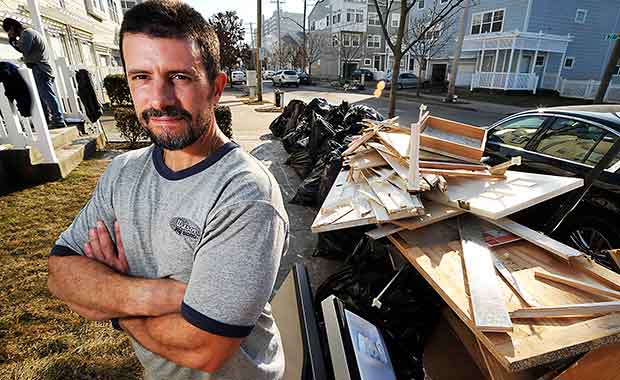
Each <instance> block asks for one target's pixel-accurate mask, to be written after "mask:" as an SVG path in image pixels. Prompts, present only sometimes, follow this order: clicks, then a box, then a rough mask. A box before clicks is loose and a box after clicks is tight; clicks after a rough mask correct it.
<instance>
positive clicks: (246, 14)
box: [184, 0, 314, 44]
mask: <svg viewBox="0 0 620 380" xmlns="http://www.w3.org/2000/svg"><path fill="white" fill-rule="evenodd" d="M184 1H185V2H186V3H188V4H189V5H191V6H192V7H194V8H195V9H196V10H197V11H199V12H200V13H202V15H203V16H204V17H205V18H209V17H211V16H212V15H213V14H214V13H217V12H223V11H229V10H231V11H237V14H238V15H239V17H241V19H243V23H244V25H245V27H246V33H247V34H246V40H247V42H248V44H249V43H250V35H249V32H250V25H249V23H250V22H252V23H254V25H253V27H254V28H255V27H256V4H257V2H256V0H220V1H213V0H207V1H205V0H184ZM303 4H304V2H303V0H286V1H285V2H282V1H281V2H280V10H281V11H287V12H298V13H303V11H304V6H303ZM310 4H314V1H308V13H310V11H311V10H312V6H311V5H310ZM262 7H263V14H264V15H265V18H269V17H270V16H271V15H272V14H273V12H274V11H275V10H276V4H275V1H274V3H273V4H272V3H271V1H270V0H263V1H262Z"/></svg>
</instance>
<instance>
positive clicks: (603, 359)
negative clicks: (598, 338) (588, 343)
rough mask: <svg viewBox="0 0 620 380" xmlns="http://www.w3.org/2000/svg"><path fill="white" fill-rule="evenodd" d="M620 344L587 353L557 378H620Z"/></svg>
mask: <svg viewBox="0 0 620 380" xmlns="http://www.w3.org/2000/svg"><path fill="white" fill-rule="evenodd" d="M618 358H620V344H613V345H609V346H603V347H600V348H597V349H595V350H592V351H590V352H588V353H587V354H585V356H583V357H582V358H581V359H579V360H577V362H576V363H574V364H573V365H572V366H570V367H569V368H568V369H567V370H566V371H564V372H562V373H561V374H560V375H558V377H556V378H555V380H618V379H620V360H618Z"/></svg>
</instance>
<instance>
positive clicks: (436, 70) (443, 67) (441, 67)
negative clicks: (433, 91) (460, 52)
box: [431, 63, 448, 85]
mask: <svg viewBox="0 0 620 380" xmlns="http://www.w3.org/2000/svg"><path fill="white" fill-rule="evenodd" d="M447 68H448V65H447V64H445V63H442V64H433V71H432V74H431V83H432V84H433V85H443V84H444V82H445V80H446V71H447Z"/></svg>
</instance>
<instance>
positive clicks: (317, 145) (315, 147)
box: [308, 112, 336, 160]
mask: <svg viewBox="0 0 620 380" xmlns="http://www.w3.org/2000/svg"><path fill="white" fill-rule="evenodd" d="M308 122H309V125H310V142H309V144H308V149H309V150H310V156H312V157H313V158H314V159H315V160H317V159H319V158H320V157H319V155H320V152H321V151H322V149H321V148H322V147H323V146H325V142H326V141H327V140H330V139H332V138H333V137H334V136H335V135H336V132H335V131H334V128H333V127H332V126H331V124H329V123H328V122H327V120H325V119H324V118H323V117H321V115H319V114H317V113H315V112H313V113H312V115H311V116H310V118H309V120H308Z"/></svg>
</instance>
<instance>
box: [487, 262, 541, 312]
mask: <svg viewBox="0 0 620 380" xmlns="http://www.w3.org/2000/svg"><path fill="white" fill-rule="evenodd" d="M495 269H497V271H498V272H499V274H501V275H502V277H503V278H504V280H505V281H506V283H507V284H508V285H510V287H511V288H512V289H513V290H514V291H515V292H516V293H517V294H518V295H519V297H521V299H522V300H523V302H525V305H526V306H528V307H532V306H538V303H536V301H535V300H534V299H533V298H532V296H531V295H530V294H529V293H528V292H526V291H525V290H523V289H522V288H521V286H519V282H518V281H517V279H516V278H515V277H514V276H513V275H512V273H511V272H510V271H509V270H508V268H506V266H505V265H504V263H502V262H501V260H499V259H495Z"/></svg>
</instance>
